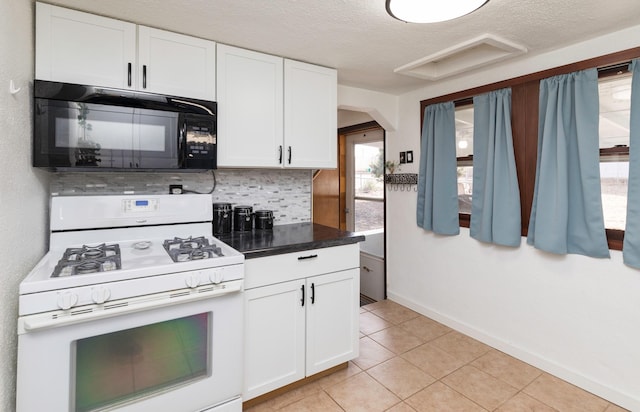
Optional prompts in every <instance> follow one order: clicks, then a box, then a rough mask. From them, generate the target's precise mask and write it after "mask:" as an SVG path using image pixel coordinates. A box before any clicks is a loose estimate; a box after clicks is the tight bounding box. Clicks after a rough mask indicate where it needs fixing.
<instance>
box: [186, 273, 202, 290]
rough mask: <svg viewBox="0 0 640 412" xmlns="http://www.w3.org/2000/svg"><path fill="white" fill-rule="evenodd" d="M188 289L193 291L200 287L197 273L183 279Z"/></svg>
mask: <svg viewBox="0 0 640 412" xmlns="http://www.w3.org/2000/svg"><path fill="white" fill-rule="evenodd" d="M184 283H186V285H187V287H188V288H191V289H194V288H197V287H198V286H200V276H198V274H197V273H189V274H188V275H187V277H186V278H185V279H184Z"/></svg>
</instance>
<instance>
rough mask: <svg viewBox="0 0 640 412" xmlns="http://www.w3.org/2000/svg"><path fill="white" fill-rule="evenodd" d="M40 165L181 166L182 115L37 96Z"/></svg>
mask: <svg viewBox="0 0 640 412" xmlns="http://www.w3.org/2000/svg"><path fill="white" fill-rule="evenodd" d="M35 117H36V120H35V147H34V148H35V152H34V166H37V167H58V168H65V167H82V168H97V169H107V168H110V169H123V168H124V169H129V168H142V167H149V168H151V167H155V168H175V167H176V166H177V164H178V156H177V147H176V146H177V133H178V114H177V113H172V112H163V111H158V110H147V109H134V108H129V107H119V106H110V105H103V104H92V103H76V102H63V101H55V100H46V99H36V115H35Z"/></svg>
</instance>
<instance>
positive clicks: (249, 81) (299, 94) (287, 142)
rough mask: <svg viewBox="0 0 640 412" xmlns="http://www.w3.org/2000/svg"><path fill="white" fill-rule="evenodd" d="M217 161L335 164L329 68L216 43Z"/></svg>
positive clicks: (240, 164) (333, 76)
mask: <svg viewBox="0 0 640 412" xmlns="http://www.w3.org/2000/svg"><path fill="white" fill-rule="evenodd" d="M217 88H218V98H217V101H218V166H220V167H278V168H279V167H287V168H309V169H334V168H336V167H337V165H338V163H337V157H338V154H337V134H336V132H337V113H338V107H337V89H338V83H337V73H336V71H335V70H334V69H328V68H325V67H319V66H315V65H312V64H307V63H301V62H297V61H292V60H285V59H283V58H281V57H276V56H271V55H267V54H263V53H258V52H254V51H249V50H244V49H239V48H237V47H231V46H224V45H220V44H219V45H218V53H217Z"/></svg>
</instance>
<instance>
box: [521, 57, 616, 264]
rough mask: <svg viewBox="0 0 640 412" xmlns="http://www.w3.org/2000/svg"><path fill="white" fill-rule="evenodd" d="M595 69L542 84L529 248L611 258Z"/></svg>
mask: <svg viewBox="0 0 640 412" xmlns="http://www.w3.org/2000/svg"><path fill="white" fill-rule="evenodd" d="M598 121H599V99H598V73H597V70H596V69H589V70H585V71H580V72H575V73H570V74H567V75H561V76H555V77H551V78H548V79H544V80H542V81H541V82H540V112H539V123H538V162H537V169H536V183H535V189H534V195H533V205H532V208H531V218H530V221H529V235H528V238H527V243H529V244H530V245H533V246H534V247H536V248H538V249H541V250H545V251H548V252H552V253H559V254H565V253H576V254H581V255H587V256H592V257H609V248H608V246H607V238H606V233H605V230H604V219H603V216H602V198H601V195H600V165H599V162H600V152H599V141H598Z"/></svg>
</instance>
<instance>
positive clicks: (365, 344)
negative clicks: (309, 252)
mask: <svg viewBox="0 0 640 412" xmlns="http://www.w3.org/2000/svg"><path fill="white" fill-rule="evenodd" d="M360 312H361V313H360V332H361V333H360V356H359V357H358V358H357V359H355V360H353V361H352V362H349V367H348V368H347V369H344V370H341V371H338V372H336V373H334V374H332V375H329V376H326V377H324V378H322V379H319V380H317V381H315V382H311V383H309V384H307V385H305V386H303V387H300V388H297V389H293V390H291V391H289V392H286V393H284V394H282V395H280V396H278V397H276V398H273V399H270V400H268V401H265V402H263V403H261V404H258V405H256V406H254V407H252V408H249V409H248V410H247V411H251V412H270V411H286V412H315V411H317V412H332V411H336V412H341V411H346V412H352V411H353V412H355V411H363V412H376V411H381V412H382V411H390V412H412V411H419V412H423V411H424V412H434V411H435V412H444V411H452V412H465V411H478V412H483V411H499V412H507V411H514V412H515V411H518V412H520V411H536V412H546V411H561V412H564V411H568V412H569V411H576V412H589V411H594V412H595V411H598V412H603V411H606V412H619V411H624V410H625V409H622V408H620V407H618V406H616V405H613V404H611V403H609V402H608V401H606V400H604V399H602V398H599V397H597V396H595V395H593V394H591V393H589V392H586V391H584V390H582V389H580V388H578V387H576V386H573V385H571V384H569V383H567V382H565V381H563V380H561V379H558V378H556V377H554V376H552V375H549V374H547V373H545V372H543V371H541V370H540V369H537V368H534V367H533V366H531V365H528V364H526V363H524V362H521V361H519V360H517V359H515V358H513V357H511V356H509V355H506V354H504V353H502V352H500V351H498V350H496V349H493V348H491V347H490V346H487V345H485V344H483V343H481V342H479V341H477V340H475V339H472V338H470V337H468V336H466V335H463V334H462V333H459V332H456V331H454V330H452V329H450V328H448V327H447V326H444V325H442V324H440V323H438V322H436V321H433V320H431V319H429V318H427V317H424V316H422V315H420V314H418V313H416V312H414V311H412V310H410V309H407V308H405V307H404V306H401V305H399V304H397V303H394V302H391V301H381V302H376V303H372V304H370V305H367V306H363V307H362V308H361V309H360Z"/></svg>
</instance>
